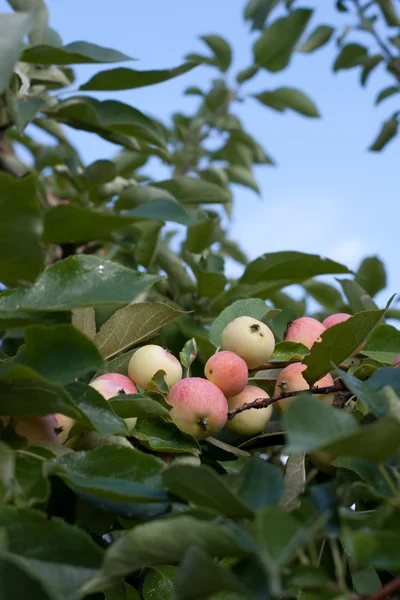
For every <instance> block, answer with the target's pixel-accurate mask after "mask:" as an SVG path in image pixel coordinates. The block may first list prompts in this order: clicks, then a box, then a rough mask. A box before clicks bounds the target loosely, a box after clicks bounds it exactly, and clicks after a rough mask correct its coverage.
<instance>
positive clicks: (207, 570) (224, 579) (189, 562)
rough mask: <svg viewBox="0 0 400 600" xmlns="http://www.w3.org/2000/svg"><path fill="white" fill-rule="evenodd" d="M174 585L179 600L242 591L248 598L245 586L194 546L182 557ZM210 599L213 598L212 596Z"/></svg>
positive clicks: (231, 573) (228, 570) (192, 599)
mask: <svg viewBox="0 0 400 600" xmlns="http://www.w3.org/2000/svg"><path fill="white" fill-rule="evenodd" d="M175 583H176V591H177V594H178V597H179V598H180V599H181V600H196V598H203V597H207V598H211V596H210V595H209V594H214V593H215V592H219V591H222V590H224V591H230V592H239V591H242V592H243V593H244V594H245V596H246V597H248V594H247V593H246V592H247V590H246V588H245V586H244V585H243V584H242V582H241V581H240V579H239V578H238V577H236V576H235V575H234V574H233V572H232V571H231V570H230V569H228V568H227V567H225V566H219V565H217V564H216V563H215V561H214V560H213V559H212V558H211V557H210V556H208V554H206V553H205V552H203V551H202V550H200V549H199V548H197V547H196V546H191V547H190V548H189V549H188V551H187V552H186V554H185V556H184V557H183V560H182V562H181V564H180V565H179V568H178V570H177V572H176V575H175ZM241 597H242V596H241ZM173 598H176V596H174V597H173ZM212 598H215V596H214V595H213V596H212ZM145 600H146V599H145ZM171 600H172V598H171Z"/></svg>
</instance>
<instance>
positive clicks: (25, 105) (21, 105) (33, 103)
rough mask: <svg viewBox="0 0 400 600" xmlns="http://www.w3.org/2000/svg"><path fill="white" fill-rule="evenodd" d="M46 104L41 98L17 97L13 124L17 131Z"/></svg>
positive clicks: (22, 129) (20, 131)
mask: <svg viewBox="0 0 400 600" xmlns="http://www.w3.org/2000/svg"><path fill="white" fill-rule="evenodd" d="M45 105H46V103H45V101H44V100H43V99H42V98H18V99H17V113H16V114H15V116H14V120H15V126H16V127H17V130H18V132H19V133H21V134H22V133H23V132H24V129H25V127H27V125H29V123H30V122H31V121H32V120H33V119H34V118H35V116H36V114H37V113H38V112H39V111H40V110H41V109H42V108H44V107H45Z"/></svg>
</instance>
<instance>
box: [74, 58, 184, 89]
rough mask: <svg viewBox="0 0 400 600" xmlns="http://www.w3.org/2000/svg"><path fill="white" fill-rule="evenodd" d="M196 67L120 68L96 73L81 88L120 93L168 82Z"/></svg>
mask: <svg viewBox="0 0 400 600" xmlns="http://www.w3.org/2000/svg"><path fill="white" fill-rule="evenodd" d="M195 66H196V65H195V64H193V63H184V64H183V65H179V67H175V68H173V69H162V70H159V71H135V70H134V69H126V68H122V67H120V68H118V69H110V70H108V71H100V72H99V73H96V74H95V75H94V76H93V77H92V78H91V79H89V81H87V82H86V83H84V84H83V85H81V86H80V88H79V89H80V90H96V91H111V90H113V91H119V90H132V89H134V88H139V87H145V86H147V85H155V84H157V83H162V82H163V81H168V79H173V78H174V77H178V75H183V74H184V73H187V72H188V71H191V70H192V69H193V68H194V67H195Z"/></svg>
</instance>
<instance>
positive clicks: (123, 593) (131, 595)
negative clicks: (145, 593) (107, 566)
mask: <svg viewBox="0 0 400 600" xmlns="http://www.w3.org/2000/svg"><path fill="white" fill-rule="evenodd" d="M104 598H105V600H141V596H140V594H139V592H138V591H137V590H135V588H133V587H132V586H131V585H128V584H127V583H125V581H124V582H122V584H119V585H117V586H115V587H114V588H112V589H111V590H106V591H105V592H104Z"/></svg>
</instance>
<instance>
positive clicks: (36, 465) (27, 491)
mask: <svg viewBox="0 0 400 600" xmlns="http://www.w3.org/2000/svg"><path fill="white" fill-rule="evenodd" d="M30 453H31V454H32V455H30ZM35 454H36V450H35V448H34V447H30V448H29V450H28V452H27V454H20V455H19V454H17V455H16V462H15V466H16V469H15V482H16V484H17V486H18V487H17V490H16V494H15V501H16V503H18V506H35V505H37V504H41V503H44V502H46V501H47V500H48V498H49V496H50V490H51V488H50V481H49V479H48V477H46V475H45V469H44V461H43V458H42V456H40V454H38V455H37V456H35Z"/></svg>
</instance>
